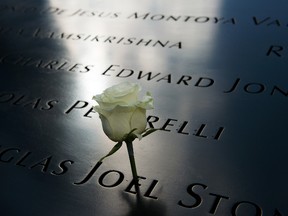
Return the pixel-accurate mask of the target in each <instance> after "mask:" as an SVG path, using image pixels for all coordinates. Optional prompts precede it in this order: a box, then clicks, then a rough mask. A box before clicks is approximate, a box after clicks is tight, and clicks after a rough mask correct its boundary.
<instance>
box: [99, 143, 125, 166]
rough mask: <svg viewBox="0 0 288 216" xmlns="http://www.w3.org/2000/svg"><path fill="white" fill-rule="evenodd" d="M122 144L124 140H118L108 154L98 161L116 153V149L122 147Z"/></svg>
mask: <svg viewBox="0 0 288 216" xmlns="http://www.w3.org/2000/svg"><path fill="white" fill-rule="evenodd" d="M121 146H122V142H118V143H117V144H116V145H115V146H114V147H113V148H112V149H111V151H110V152H109V153H108V154H107V155H105V156H104V157H102V158H101V159H100V160H99V161H98V163H100V162H102V161H103V160H104V159H105V158H106V157H109V156H110V155H112V154H114V153H115V152H116V151H118V150H119V149H120V148H121Z"/></svg>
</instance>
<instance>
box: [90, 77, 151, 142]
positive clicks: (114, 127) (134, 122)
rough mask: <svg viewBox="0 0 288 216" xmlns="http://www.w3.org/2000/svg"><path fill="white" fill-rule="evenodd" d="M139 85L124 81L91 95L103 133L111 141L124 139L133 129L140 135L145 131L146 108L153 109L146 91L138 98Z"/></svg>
mask: <svg viewBox="0 0 288 216" xmlns="http://www.w3.org/2000/svg"><path fill="white" fill-rule="evenodd" d="M139 91H140V86H139V85H137V84H135V83H129V82H124V83H121V84H118V85H114V86H112V87H110V88H108V89H106V90H105V91H104V92H103V93H102V94H100V95H96V96H94V97H93V100H96V101H97V103H98V104H99V106H94V109H95V110H96V112H98V113H99V117H100V119H101V122H102V127H103V130H104V132H105V134H106V135H107V136H108V137H109V138H110V139H111V140H113V141H115V142H119V141H124V139H125V135H127V134H129V133H130V132H131V131H132V130H133V129H136V130H135V131H133V134H135V135H136V136H139V135H141V133H143V132H144V131H145V128H146V124H147V120H146V110H147V109H153V98H152V97H151V95H150V93H148V92H147V93H146V95H145V96H144V98H143V99H142V101H139V100H138V93H139Z"/></svg>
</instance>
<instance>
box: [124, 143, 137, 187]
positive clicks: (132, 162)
mask: <svg viewBox="0 0 288 216" xmlns="http://www.w3.org/2000/svg"><path fill="white" fill-rule="evenodd" d="M125 142H126V145H127V150H128V155H129V160H130V165H131V170H132V175H133V180H134V182H135V188H136V190H138V189H139V187H138V186H139V185H138V175H137V170H136V164H135V158H134V151H133V143H132V142H131V141H129V140H126V141H125Z"/></svg>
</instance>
